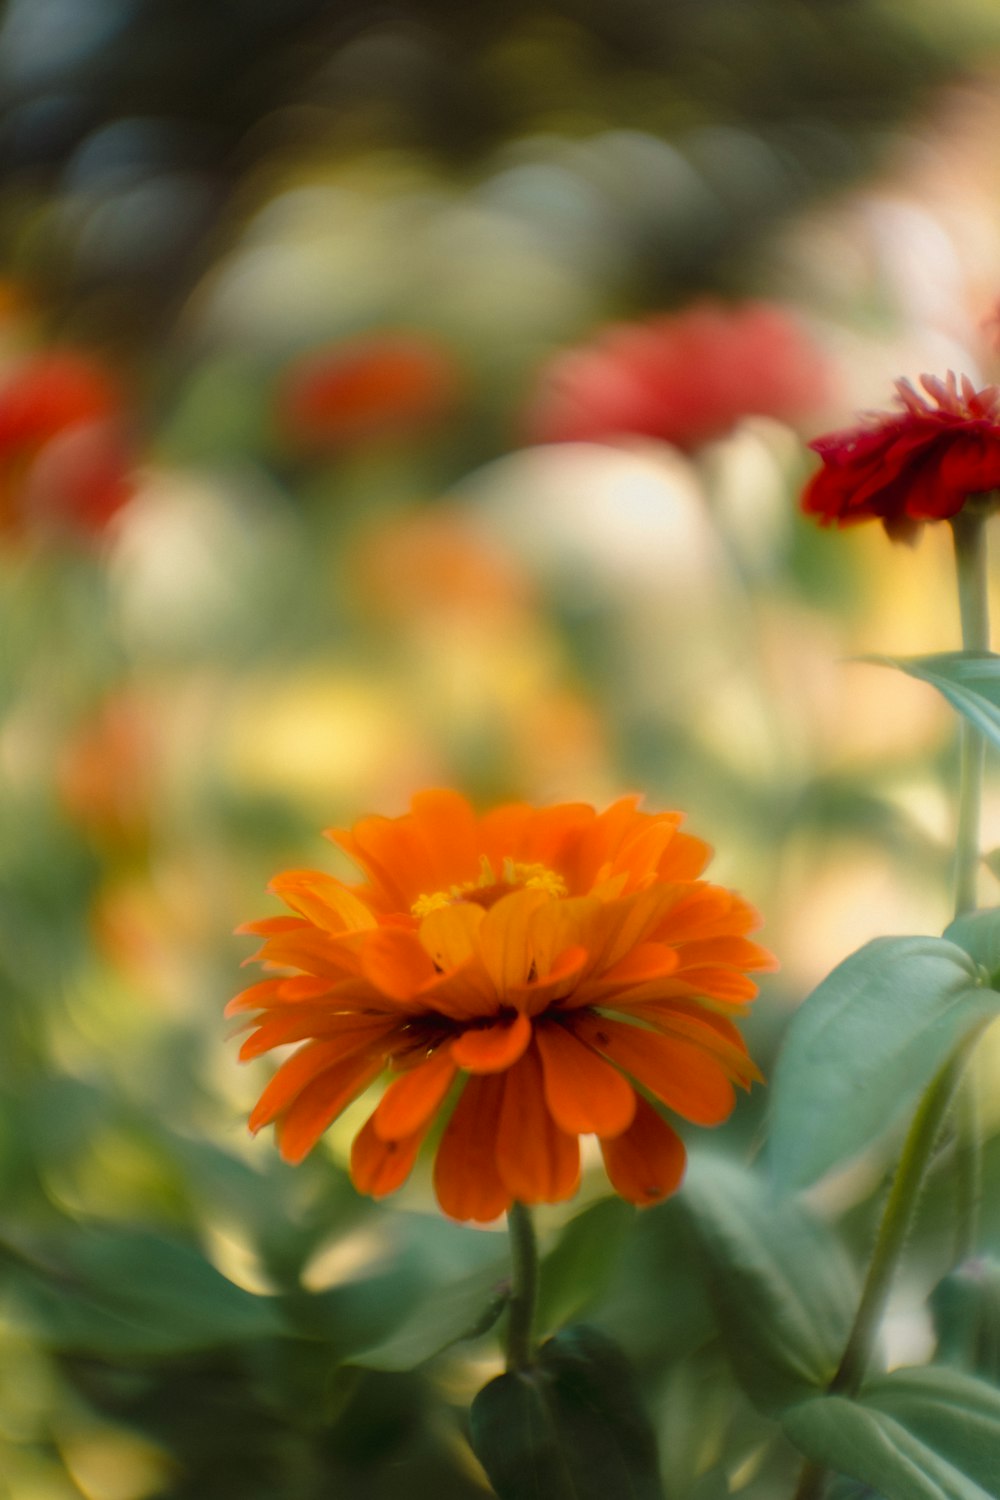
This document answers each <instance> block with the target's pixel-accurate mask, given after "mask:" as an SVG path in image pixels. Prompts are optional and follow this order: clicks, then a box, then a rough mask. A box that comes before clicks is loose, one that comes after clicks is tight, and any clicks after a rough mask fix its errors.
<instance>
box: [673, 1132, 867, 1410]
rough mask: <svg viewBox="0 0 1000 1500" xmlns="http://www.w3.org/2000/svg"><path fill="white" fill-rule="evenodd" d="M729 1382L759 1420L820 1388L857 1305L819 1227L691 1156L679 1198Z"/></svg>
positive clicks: (845, 1271)
mask: <svg viewBox="0 0 1000 1500" xmlns="http://www.w3.org/2000/svg"><path fill="white" fill-rule="evenodd" d="M680 1202H681V1205H682V1207H684V1208H685V1209H686V1211H687V1213H688V1216H689V1220H690V1223H691V1225H692V1228H693V1231H694V1234H695V1236H696V1238H697V1240H698V1243H699V1247H700V1249H701V1266H702V1272H703V1274H704V1276H705V1278H706V1280H707V1283H708V1290H709V1294H710V1296H711V1298H712V1301H713V1303H714V1305H715V1310H716V1316H717V1320H718V1327H719V1334H720V1337H721V1339H722V1342H723V1345H724V1346H725V1348H726V1351H727V1353H728V1354H729V1357H730V1360H731V1362H732V1365H733V1369H734V1371H735V1373H736V1377H737V1379H738V1380H739V1382H740V1384H741V1385H742V1386H743V1389H744V1390H745V1391H746V1393H747V1395H748V1396H749V1397H750V1399H751V1401H753V1403H754V1404H755V1405H756V1406H757V1407H759V1408H760V1409H761V1410H762V1411H765V1412H776V1411H781V1410H782V1409H783V1408H784V1407H786V1406H789V1405H791V1404H793V1403H795V1402H799V1401H802V1400H803V1398H804V1397H805V1396H806V1395H807V1394H809V1392H810V1391H815V1390H820V1389H822V1388H823V1387H825V1386H826V1384H827V1383H828V1382H829V1380H830V1378H831V1377H832V1375H833V1373H834V1371H835V1370H836V1368H837V1364H838V1363H839V1360H840V1357H841V1355H842V1353H843V1350H844V1343H845V1341H846V1339H847V1335H848V1333H849V1331H850V1327H851V1322H852V1318H853V1315H854V1309H855V1306H856V1305H857V1285H856V1281H855V1277H854V1273H853V1270H852V1267H851V1264H850V1261H849V1260H848V1258H847V1255H846V1254H845V1252H844V1250H843V1249H842V1247H841V1245H840V1244H839V1242H838V1241H837V1240H836V1239H835V1238H834V1235H833V1233H832V1231H831V1230H830V1229H828V1228H827V1226H826V1225H824V1224H823V1223H821V1222H820V1221H819V1220H818V1219H815V1218H813V1216H812V1215H811V1214H809V1213H808V1212H807V1211H806V1210H805V1209H804V1208H803V1207H802V1206H801V1205H800V1204H798V1203H796V1202H794V1201H792V1200H790V1199H787V1198H786V1199H779V1200H776V1199H775V1197H774V1193H773V1189H772V1188H771V1185H770V1184H769V1183H768V1182H767V1181H766V1180H764V1179H762V1178H760V1177H758V1176H756V1175H755V1174H753V1173H751V1172H748V1171H743V1170H741V1169H739V1168H738V1167H735V1166H733V1165H732V1164H730V1163H727V1162H725V1161H723V1160H721V1159H712V1158H705V1157H696V1158H695V1159H694V1160H693V1161H692V1163H691V1167H690V1170H689V1172H688V1180H687V1182H686V1183H685V1186H684V1190H683V1192H682V1193H681V1195H680Z"/></svg>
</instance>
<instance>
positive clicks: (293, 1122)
mask: <svg viewBox="0 0 1000 1500" xmlns="http://www.w3.org/2000/svg"><path fill="white" fill-rule="evenodd" d="M679 823H680V816H679V815H678V814H676V813H660V814H649V813H642V812H640V811H638V809H637V807H636V799H634V798H626V799H624V800H622V801H620V802H617V803H615V804H614V805H613V806H612V807H610V808H608V809H607V811H605V812H603V813H600V814H598V813H596V812H595V811H594V809H593V808H591V807H587V806H584V805H582V804H575V803H571V804H564V805H560V806H555V807H550V808H543V809H535V808H531V807H527V806H524V805H521V804H512V805H510V806H506V807H501V808H497V809H496V810H494V811H493V812H490V813H487V814H486V815H485V816H484V817H477V816H476V815H475V814H474V812H473V811H472V809H471V807H470V806H469V804H468V803H467V802H466V801H465V799H464V798H463V797H461V796H459V795H458V794H457V793H455V792H449V791H431V792H424V793H422V794H420V795H419V796H416V797H414V799H413V803H412V806H411V811H410V812H409V813H408V814H406V815H405V816H404V817H401V818H393V819H389V818H366V819H364V820H363V821H362V822H360V823H358V824H356V825H355V827H354V828H353V829H351V830H350V831H349V832H347V831H344V830H336V831H334V832H333V833H332V834H331V837H332V838H333V839H334V840H335V841H336V842H337V843H339V844H340V846H341V847H342V848H343V849H345V850H346V851H347V852H348V853H349V854H350V855H351V856H352V858H354V859H355V860H356V861H357V862H358V864H359V865H360V866H361V868H362V869H363V871H364V873H365V875H366V876H367V880H366V881H365V882H364V883H363V884H360V885H355V886H347V885H345V884H343V883H342V882H340V881H338V880H335V879H334V878H333V877H331V876H329V875H325V874H321V873H319V872H317V871H308V870H293V871H288V872H286V873H285V874H283V875H279V876H278V877H277V878H276V879H275V880H274V881H273V882H272V886H271V889H272V890H273V891H275V892H276V893H277V894H278V895H280V896H281V897H282V899H283V900H284V901H285V902H286V903H287V904H288V906H290V907H291V909H292V911H293V912H295V913H296V915H294V916H282V917H271V918H267V919H265V920H264V921H261V922H253V923H251V924H250V925H249V927H248V928H247V929H245V930H247V931H250V932H254V933H257V934H258V935H260V936H261V937H263V939H264V945H263V947H262V949H261V950H260V952H259V954H258V955H257V957H258V958H259V959H261V960H263V961H264V962H265V963H266V964H267V965H268V966H269V967H272V968H274V967H280V968H281V969H283V970H286V971H287V970H291V971H293V972H292V973H291V974H290V975H288V974H286V975H285V976H284V977H282V976H281V975H278V974H275V975H273V976H272V977H268V978H266V979H263V980H261V981H260V982H258V983H257V984H255V985H252V986H251V987H250V989H248V990H245V991H243V993H241V994H240V995H237V996H236V998H235V999H234V1000H232V1001H231V1002H230V1004H229V1006H228V1007H227V1013H228V1014H236V1013H241V1012H247V1011H251V1012H254V1011H255V1012H258V1013H259V1014H258V1015H257V1016H256V1019H255V1021H254V1022H253V1025H254V1027H255V1029H254V1030H253V1032H252V1034H251V1035H250V1037H249V1038H248V1039H247V1041H245V1042H244V1044H243V1048H242V1050H241V1054H240V1055H241V1057H244V1058H249V1057H256V1056H258V1055H259V1054H261V1053H263V1052H266V1051H268V1050H269V1049H270V1048H272V1047H277V1046H281V1045H283V1044H285V1043H289V1042H305V1046H303V1047H301V1048H300V1049H299V1050H298V1051H297V1052H295V1053H294V1054H293V1055H292V1056H291V1057H289V1058H288V1059H287V1060H286V1061H285V1062H284V1063H283V1064H282V1065H281V1067H280V1068H279V1069H278V1071H277V1073H276V1074H275V1075H274V1077H273V1078H272V1079H271V1081H270V1083H269V1084H268V1085H267V1087H266V1088H265V1090H264V1092H263V1094H262V1095H261V1098H260V1100H259V1101H258V1103H257V1106H256V1108H255V1109H254V1111H253V1113H252V1114H251V1117H250V1127H251V1129H252V1130H258V1129H259V1128H260V1127H261V1126H263V1125H266V1124H270V1123H271V1122H274V1123H275V1124H276V1128H277V1134H278V1140H279V1143H280V1147H281V1152H282V1155H283V1156H284V1157H285V1158H286V1159H287V1160H289V1161H299V1160H301V1159H302V1157H303V1156H305V1155H306V1153H307V1152H308V1151H309V1150H310V1149H311V1148H312V1146H313V1145H315V1143H316V1141H317V1140H318V1138H319V1136H320V1135H321V1134H322V1133H323V1131H324V1130H325V1129H326V1128H327V1126H328V1125H330V1124H331V1122H332V1121H333V1120H334V1119H336V1117H337V1116H338V1115H339V1114H340V1113H341V1112H342V1111H343V1110H344V1109H345V1108H346V1106H347V1105H348V1104H349V1103H350V1102H351V1101H352V1100H353V1099H355V1098H357V1097H358V1095H360V1094H361V1093H362V1092H363V1091H364V1090H365V1089H367V1088H368V1087H369V1085H370V1084H372V1083H374V1082H375V1081H376V1079H377V1078H379V1076H380V1075H381V1074H382V1073H383V1072H384V1071H385V1070H387V1069H388V1070H389V1072H390V1074H391V1082H390V1083H389V1086H388V1088H387V1089H386V1090H385V1092H384V1093H383V1095H382V1097H381V1099H380V1101H379V1103H378V1105H377V1107H376V1108H375V1110H374V1112H373V1113H372V1114H371V1116H370V1117H369V1119H368V1121H367V1123H366V1124H365V1125H364V1126H363V1127H362V1129H361V1131H360V1132H359V1134H358V1135H357V1137H356V1139H355V1141H354V1147H353V1151H352V1156H351V1175H352V1178H353V1181H354V1184H355V1186H356V1187H357V1188H358V1189H359V1191H361V1192H365V1193H370V1194H372V1195H373V1196H374V1197H381V1196H382V1195H384V1194H386V1193H391V1192H393V1191H394V1190H395V1189H396V1188H398V1187H399V1186H400V1185H401V1184H402V1182H403V1181H404V1180H405V1178H406V1177H407V1176H408V1175H409V1172H410V1170H411V1168H412V1166H413V1163H414V1161H415V1159H416V1155H417V1152H418V1150H419V1148H420V1145H421V1143H422V1141H423V1140H424V1138H425V1136H426V1135H427V1133H428V1131H429V1130H430V1128H431V1126H432V1124H433V1122H434V1120H435V1118H436V1116H437V1115H438V1113H439V1111H440V1110H441V1109H442V1107H443V1106H444V1105H445V1102H446V1100H447V1099H448V1098H449V1097H450V1096H451V1095H453V1094H456V1093H457V1100H456V1102H455V1105H454V1109H453V1110H452V1113H451V1115H450V1118H449V1120H448V1123H447V1125H446V1126H445V1129H444V1133H443V1135H442V1137H441V1141H440V1144H439V1146H438V1149H437V1157H436V1162H435V1171H434V1183H435V1189H436V1192H437V1197H438V1201H439V1203H440V1205H441V1207H442V1208H443V1209H444V1211H445V1213H447V1214H449V1215H451V1216H452V1217H453V1218H456V1219H476V1220H480V1221H486V1220H490V1219H493V1218H496V1217H497V1215H498V1214H500V1213H502V1212H503V1211H504V1210H505V1209H507V1208H509V1207H510V1205H511V1203H512V1202H514V1200H515V1199H516V1200H519V1201H521V1202H523V1203H543V1202H544V1203H551V1202H558V1201H560V1200H562V1199H564V1198H568V1197H570V1196H571V1195H572V1194H573V1192H574V1191H575V1190H576V1187H577V1183H578V1180H579V1171H580V1158H579V1139H578V1138H579V1136H580V1135H584V1134H594V1135H596V1136H597V1137H598V1139H599V1141H600V1145H601V1150H602V1153H603V1156H604V1162H605V1167H606V1169H607V1172H608V1176H609V1177H610V1179H611V1182H612V1185H613V1186H614V1187H615V1189H616V1190H617V1191H618V1192H619V1193H621V1195H622V1196H623V1197H625V1198H628V1199H630V1200H631V1201H632V1202H633V1203H638V1204H648V1203H654V1202H657V1201H659V1200H660V1199H662V1198H665V1197H666V1196H667V1195H668V1194H669V1193H671V1192H673V1191H674V1190H675V1189H676V1188H677V1187H678V1185H679V1183H680V1180H681V1177H682V1174H683V1169H684V1147H683V1145H682V1143H681V1141H680V1139H679V1138H678V1136H677V1135H676V1133H675V1131H674V1130H673V1129H672V1127H671V1126H670V1125H669V1124H668V1123H667V1121H666V1120H665V1119H664V1118H663V1117H662V1115H661V1113H660V1112H659V1109H658V1108H657V1107H656V1105H655V1104H654V1103H653V1102H651V1100H655V1101H658V1103H659V1104H661V1105H666V1107H667V1108H668V1109H670V1110H672V1111H673V1112H674V1113H676V1114H679V1115H681V1116H683V1117H684V1118H685V1119H688V1120H691V1121H694V1122H695V1123H697V1124H700V1125H716V1124H718V1123H719V1122H720V1121H722V1120H724V1119H725V1118H726V1117H727V1116H728V1115H729V1113H730V1111H731V1109H732V1107H733V1103H734V1092H733V1084H734V1083H737V1084H740V1085H741V1086H743V1087H749V1085H750V1083H751V1082H752V1081H753V1080H754V1079H756V1078H759V1077H760V1074H759V1073H758V1071H757V1069H756V1067H755V1066H754V1064H753V1062H752V1061H751V1060H750V1058H749V1057H748V1055H747V1051H746V1047H745V1046H744V1043H743V1040H742V1038H741V1036H740V1034H739V1032H738V1031H737V1029H736V1027H735V1026H734V1024H733V1022H732V1020H731V1019H730V1017H731V1016H732V1015H733V1014H737V1013H739V1012H740V1011H741V1010H742V1009H743V1008H744V1007H745V1006H746V1004H747V1002H748V1001H749V1000H751V999H752V998H753V996H754V995H755V994H756V986H755V984H754V983H753V981H752V980H751V979H749V978H748V975H747V971H750V970H755V969H765V968H771V967H773V960H772V957H771V955H770V954H769V953H768V952H767V951H766V950H765V949H763V948H761V947H760V946H758V945H757V944H756V943H753V942H751V941H750V940H749V938H748V937H747V936H746V934H747V933H748V932H750V931H752V930H753V928H755V927H756V926H757V923H758V919H757V916H756V913H755V912H754V911H753V909H752V908H751V907H750V906H748V905H747V904H746V902H744V901H743V900H741V898H740V897H739V896H737V895H734V894H733V893H732V892H730V891H727V890H723V889H722V888H721V887H719V886H715V885H710V884H708V883H707V882H706V881H702V880H699V879H698V878H697V877H698V875H699V873H700V871H701V869H702V868H703V866H704V864H705V863H706V860H707V858H708V850H707V848H706V846H705V845H704V844H703V843H701V841H700V840H698V839H694V838H691V837H690V836H689V835H687V834H684V833H681V832H680V831H679V828H678V825H679Z"/></svg>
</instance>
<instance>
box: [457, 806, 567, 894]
mask: <svg viewBox="0 0 1000 1500" xmlns="http://www.w3.org/2000/svg"><path fill="white" fill-rule="evenodd" d="M593 821H594V809H593V808H592V807H588V806H587V804H586V803H584V802H562V803H558V804H556V805H555V806H554V807H540V808H536V807H528V806H527V805H526V804H525V803H521V802H515V803H510V804H508V805H507V806H506V807H498V808H495V809H494V810H493V811H492V812H489V813H487V814H486V815H485V817H484V818H483V819H482V821H481V823H480V828H479V836H480V839H481V840H482V842H483V846H484V849H485V852H486V854H487V855H488V857H489V859H490V860H491V862H492V864H493V866H494V868H498V867H499V865H500V864H501V863H502V862H503V860H504V859H505V858H507V857H508V856H509V857H510V858H512V859H515V860H518V861H520V862H522V863H524V864H536V863H537V864H541V865H545V866H546V868H547V869H550V870H554V871H555V872H556V873H557V874H559V875H561V876H562V878H563V879H564V880H565V881H566V882H567V886H568V888H569V889H570V891H573V890H576V889H577V886H576V885H575V884H574V875H573V872H574V869H575V865H576V850H577V848H578V846H579V843H580V839H581V837H582V835H583V832H584V830H585V829H586V828H588V827H589V826H590V825H591V824H592V823H593Z"/></svg>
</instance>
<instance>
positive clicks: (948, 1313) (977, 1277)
mask: <svg viewBox="0 0 1000 1500" xmlns="http://www.w3.org/2000/svg"><path fill="white" fill-rule="evenodd" d="M930 1304H931V1312H932V1313H933V1316H934V1331H935V1332H936V1334H937V1340H938V1343H937V1352H936V1356H935V1358H936V1359H937V1360H938V1361H939V1362H940V1363H943V1364H948V1365H957V1366H958V1367H959V1369H964V1370H967V1371H968V1373H969V1374H970V1375H981V1376H983V1377H984V1378H985V1379H987V1380H991V1381H993V1383H994V1384H1000V1263H998V1262H997V1261H996V1260H994V1259H992V1258H991V1257H988V1256H982V1257H981V1256H976V1257H974V1258H973V1259H971V1260H967V1261H965V1262H964V1264H962V1265H960V1266H957V1267H956V1268H955V1270H954V1271H949V1273H948V1275H947V1276H945V1277H943V1278H942V1280H941V1281H939V1282H938V1284H937V1286H936V1287H935V1288H934V1290H933V1292H932V1293H931V1297H930Z"/></svg>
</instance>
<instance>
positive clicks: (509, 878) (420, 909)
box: [410, 854, 567, 917]
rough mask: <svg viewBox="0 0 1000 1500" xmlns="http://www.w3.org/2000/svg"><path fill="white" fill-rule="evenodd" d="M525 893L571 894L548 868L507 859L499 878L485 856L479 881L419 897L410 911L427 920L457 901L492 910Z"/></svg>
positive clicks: (482, 859)
mask: <svg viewBox="0 0 1000 1500" xmlns="http://www.w3.org/2000/svg"><path fill="white" fill-rule="evenodd" d="M522 890H523V891H547V892H548V894H549V895H550V896H565V895H566V894H567V892H566V882H565V880H563V878H562V876H561V875H557V874H556V872H555V870H550V869H548V867H547V866H546V865H539V864H526V863H524V862H523V861H522V860H518V859H510V858H507V859H505V860H504V862H503V864H502V865H501V867H500V874H499V875H497V873H496V871H495V870H494V868H493V865H492V863H491V861H490V860H489V859H487V857H486V855H485V854H484V855H483V856H482V857H481V859H480V862H479V874H478V875H477V876H476V878H475V880H463V881H462V883H461V884H460V885H451V886H449V887H448V889H447V890H446V891H434V892H433V893H432V894H431V895H429V896H418V897H417V899H416V901H414V903H413V905H412V906H411V907H410V911H411V912H412V913H413V915H414V916H415V917H426V916H427V914H428V912H432V911H440V910H441V908H442V907H443V906H451V905H453V904H454V902H456V901H475V903H476V905H477V906H485V907H487V908H488V907H490V906H492V905H493V903H494V902H495V901H499V900H500V897H501V896H507V895H509V894H510V892H511V891H522Z"/></svg>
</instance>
